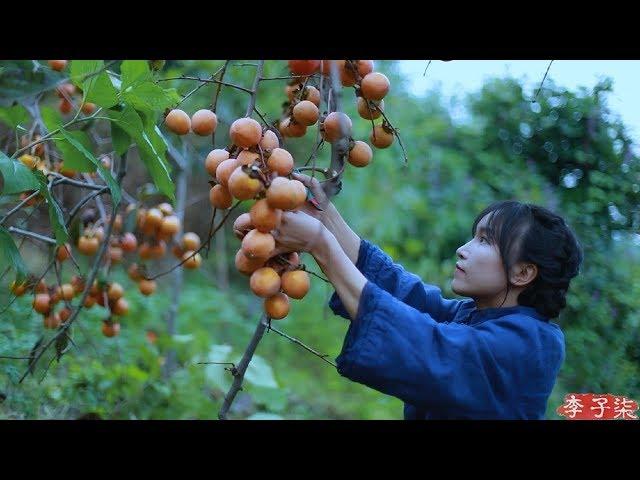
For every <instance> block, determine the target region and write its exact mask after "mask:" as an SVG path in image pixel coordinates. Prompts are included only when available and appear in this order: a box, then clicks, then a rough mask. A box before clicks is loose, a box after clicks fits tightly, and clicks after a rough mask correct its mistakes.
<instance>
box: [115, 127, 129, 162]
mask: <svg viewBox="0 0 640 480" xmlns="http://www.w3.org/2000/svg"><path fill="white" fill-rule="evenodd" d="M111 142H112V143H113V149H114V150H115V152H116V153H117V154H118V155H124V153H125V152H126V151H127V150H129V146H130V145H131V135H129V134H128V133H127V132H125V131H124V130H123V129H122V128H120V127H119V126H118V125H117V124H116V123H115V122H111Z"/></svg>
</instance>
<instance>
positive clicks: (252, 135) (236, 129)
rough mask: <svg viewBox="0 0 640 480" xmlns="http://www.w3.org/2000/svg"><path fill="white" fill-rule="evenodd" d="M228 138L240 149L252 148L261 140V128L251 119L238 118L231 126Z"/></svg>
mask: <svg viewBox="0 0 640 480" xmlns="http://www.w3.org/2000/svg"><path fill="white" fill-rule="evenodd" d="M229 136H230V137H231V141H232V142H233V143H234V144H235V145H237V146H238V147H240V148H249V147H253V146H255V145H257V144H258V143H260V140H261V139H262V127H260V124H259V123H258V122H256V121H255V120H254V119H253V118H249V117H244V118H239V119H237V120H236V121H234V122H233V123H232V124H231V128H230V129H229Z"/></svg>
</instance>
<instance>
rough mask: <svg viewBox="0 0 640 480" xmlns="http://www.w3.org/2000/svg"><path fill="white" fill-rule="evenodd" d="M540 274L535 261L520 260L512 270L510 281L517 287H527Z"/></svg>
mask: <svg viewBox="0 0 640 480" xmlns="http://www.w3.org/2000/svg"><path fill="white" fill-rule="evenodd" d="M537 276H538V267H537V266H536V265H535V264H533V263H525V262H518V263H516V264H515V265H514V266H513V269H512V270H511V278H510V279H509V281H510V282H511V283H512V284H513V285H514V286H516V287H526V286H527V285H529V284H530V283H531V282H533V281H534V280H535V279H536V277H537Z"/></svg>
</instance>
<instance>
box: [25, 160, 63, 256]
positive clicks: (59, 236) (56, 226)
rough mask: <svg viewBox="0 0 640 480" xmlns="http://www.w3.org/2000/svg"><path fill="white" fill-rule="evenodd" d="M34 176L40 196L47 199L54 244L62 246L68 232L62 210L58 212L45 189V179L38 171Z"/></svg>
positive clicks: (54, 202)
mask: <svg viewBox="0 0 640 480" xmlns="http://www.w3.org/2000/svg"><path fill="white" fill-rule="evenodd" d="M34 174H35V176H36V178H37V179H38V182H39V184H40V194H41V195H42V196H43V197H45V198H46V199H47V205H48V206H49V220H50V221H51V226H52V227H53V233H54V235H55V237H56V242H57V244H58V245H62V244H64V243H65V242H66V241H67V240H68V239H69V232H67V228H66V227H65V225H64V216H63V215H62V210H60V206H59V205H58V203H57V202H56V201H55V200H54V198H53V196H52V195H51V192H50V191H49V189H48V188H47V185H48V184H47V177H45V176H44V174H43V173H42V172H41V171H39V170H35V171H34Z"/></svg>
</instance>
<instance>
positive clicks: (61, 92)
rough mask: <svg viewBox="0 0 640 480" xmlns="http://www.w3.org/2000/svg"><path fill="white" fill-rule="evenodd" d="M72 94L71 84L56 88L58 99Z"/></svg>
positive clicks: (74, 87) (74, 90)
mask: <svg viewBox="0 0 640 480" xmlns="http://www.w3.org/2000/svg"><path fill="white" fill-rule="evenodd" d="M74 93H76V86H75V85H74V84H73V83H63V84H62V85H59V86H58V87H57V88H56V95H58V97H59V98H64V97H65V96H67V97H71V96H72V95H73V94H74ZM23 147H26V145H23Z"/></svg>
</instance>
